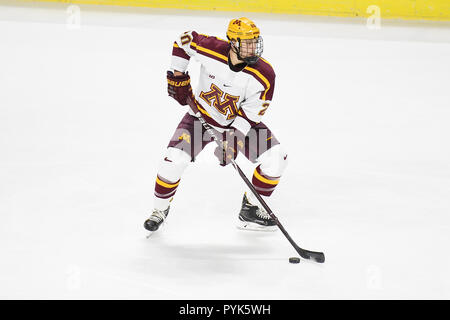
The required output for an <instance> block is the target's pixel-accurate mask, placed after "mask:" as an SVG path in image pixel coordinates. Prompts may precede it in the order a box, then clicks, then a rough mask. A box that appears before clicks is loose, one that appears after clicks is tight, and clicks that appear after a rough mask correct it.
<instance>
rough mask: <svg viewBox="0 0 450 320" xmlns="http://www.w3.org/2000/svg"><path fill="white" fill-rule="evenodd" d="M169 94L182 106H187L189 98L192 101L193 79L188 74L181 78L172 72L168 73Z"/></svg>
mask: <svg viewBox="0 0 450 320" xmlns="http://www.w3.org/2000/svg"><path fill="white" fill-rule="evenodd" d="M167 92H168V93H169V96H171V97H172V98H174V99H175V100H177V101H178V103H179V104H181V105H182V106H185V105H187V104H188V103H187V101H186V100H187V98H188V97H191V98H192V99H193V98H194V97H193V94H192V87H191V78H190V77H189V75H188V73H187V72H186V73H185V74H183V75H181V76H175V75H174V74H173V72H172V71H167Z"/></svg>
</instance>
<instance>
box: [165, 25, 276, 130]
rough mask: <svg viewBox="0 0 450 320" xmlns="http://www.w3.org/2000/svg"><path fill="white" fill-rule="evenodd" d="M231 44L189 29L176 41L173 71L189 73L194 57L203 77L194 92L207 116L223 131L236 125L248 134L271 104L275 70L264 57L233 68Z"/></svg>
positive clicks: (198, 105)
mask: <svg viewBox="0 0 450 320" xmlns="http://www.w3.org/2000/svg"><path fill="white" fill-rule="evenodd" d="M230 47H231V46H230V43H229V42H228V41H225V40H222V39H219V38H217V37H212V36H207V35H203V34H198V33H197V32H195V31H188V32H185V33H184V34H182V35H181V36H180V37H179V38H178V39H176V41H175V42H174V45H173V50H172V63H171V70H172V71H173V70H177V71H181V72H185V71H186V69H187V67H188V64H189V59H190V58H191V57H194V58H195V59H196V60H197V61H199V62H200V64H201V69H200V79H199V82H198V86H197V87H196V88H195V90H194V95H195V99H196V100H197V107H198V109H199V111H200V112H201V113H202V116H203V118H204V119H205V120H206V121H207V122H208V123H209V124H211V125H212V126H214V127H216V128H217V129H218V130H219V131H223V130H224V129H227V128H230V127H234V128H236V129H238V130H239V131H241V132H242V133H244V134H247V133H248V131H249V130H250V128H251V127H253V126H255V125H257V124H258V123H259V122H261V118H262V116H263V115H264V113H265V112H266V110H267V108H268V107H269V104H270V102H271V100H272V96H273V92H274V86H275V73H274V71H273V69H272V66H271V65H270V64H269V63H268V62H267V61H266V60H264V59H263V58H260V59H259V60H258V61H257V62H256V63H255V64H254V65H247V66H245V68H244V69H242V70H241V71H239V72H235V71H233V70H232V69H231V68H230V65H229V62H228V53H229V51H230ZM190 113H191V114H192V115H194V112H192V111H190Z"/></svg>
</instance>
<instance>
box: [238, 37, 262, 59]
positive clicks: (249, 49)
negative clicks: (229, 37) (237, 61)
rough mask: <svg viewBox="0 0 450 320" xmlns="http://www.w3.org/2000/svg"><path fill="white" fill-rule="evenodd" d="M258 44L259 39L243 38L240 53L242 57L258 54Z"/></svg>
mask: <svg viewBox="0 0 450 320" xmlns="http://www.w3.org/2000/svg"><path fill="white" fill-rule="evenodd" d="M257 45H258V39H247V40H241V50H240V55H241V57H242V58H248V57H254V56H256V48H257Z"/></svg>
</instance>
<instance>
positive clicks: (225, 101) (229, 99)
mask: <svg viewBox="0 0 450 320" xmlns="http://www.w3.org/2000/svg"><path fill="white" fill-rule="evenodd" d="M200 98H202V99H203V100H205V101H206V103H207V104H209V105H211V103H212V106H213V107H214V108H216V109H217V110H218V111H219V112H220V113H221V114H223V115H225V116H227V120H231V119H234V118H236V115H237V113H238V107H237V102H238V101H239V97H236V96H232V95H230V94H228V93H225V94H224V92H223V91H222V90H220V88H219V87H218V86H216V85H215V84H214V83H212V84H211V91H208V92H203V91H202V92H200Z"/></svg>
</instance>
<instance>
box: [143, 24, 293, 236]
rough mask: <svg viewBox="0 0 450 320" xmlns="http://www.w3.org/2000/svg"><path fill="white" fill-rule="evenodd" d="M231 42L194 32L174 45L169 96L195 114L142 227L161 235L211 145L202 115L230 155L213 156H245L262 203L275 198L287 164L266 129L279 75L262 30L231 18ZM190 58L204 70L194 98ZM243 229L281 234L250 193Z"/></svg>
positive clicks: (171, 150) (180, 132) (168, 156)
mask: <svg viewBox="0 0 450 320" xmlns="http://www.w3.org/2000/svg"><path fill="white" fill-rule="evenodd" d="M227 38H228V41H227V40H222V39H220V38H217V37H212V36H207V35H203V34H199V33H197V32H195V31H188V32H185V33H183V34H182V35H181V36H180V37H179V38H177V39H176V41H175V42H174V44H173V49H172V62H171V67H170V70H169V71H168V72H167V81H168V93H169V95H170V96H171V97H173V98H174V99H175V100H176V101H178V102H179V103H180V104H181V105H183V106H184V105H187V104H188V103H189V102H190V101H192V103H193V104H194V105H195V108H196V110H194V111H193V110H192V108H189V110H188V112H187V113H186V114H185V116H184V117H183V119H182V120H181V122H180V123H179V125H178V127H177V129H176V130H175V133H174V135H173V137H172V139H171V140H170V142H169V145H168V148H167V151H166V153H165V155H164V156H163V157H162V158H163V159H162V160H161V162H160V165H159V169H158V173H157V177H156V184H155V194H154V210H153V212H152V214H151V216H150V218H149V219H147V220H146V221H145V223H144V227H145V228H146V229H147V230H149V231H156V230H157V229H158V228H159V227H160V225H161V224H162V223H163V221H164V220H165V219H166V218H167V215H168V213H169V209H170V202H171V201H172V198H173V196H174V195H175V192H176V191H177V188H178V186H179V184H180V179H181V176H182V174H183V172H184V170H185V169H186V167H187V166H188V165H189V163H190V162H193V161H194V160H195V157H196V156H197V155H198V154H199V153H200V152H201V151H202V150H203V148H204V147H205V146H206V145H207V144H208V143H210V142H211V141H212V139H211V137H210V136H209V134H208V133H207V132H206V131H205V129H204V128H203V127H202V125H201V124H200V122H199V120H198V116H202V117H203V118H204V120H205V121H206V122H207V123H208V124H210V125H211V126H212V127H213V128H214V129H215V130H217V131H218V132H220V136H221V137H222V139H223V140H222V141H223V142H224V149H225V150H219V147H216V149H215V152H214V154H215V156H216V157H217V158H218V159H219V161H220V164H221V165H222V166H225V165H227V164H229V163H230V161H231V159H236V156H237V154H238V153H239V152H241V153H242V154H243V155H245V157H247V159H249V160H250V161H251V162H252V163H255V164H256V168H255V171H254V174H253V178H252V184H253V185H254V187H255V189H256V190H257V191H258V193H259V194H260V195H261V196H263V197H269V196H270V195H271V194H272V192H273V191H274V190H275V187H276V186H277V184H278V183H279V181H280V177H281V175H282V173H283V171H284V169H285V167H286V165H287V154H286V153H285V152H284V151H283V149H282V148H281V145H280V143H279V141H278V140H277V139H276V138H275V136H274V135H273V133H272V132H271V131H270V129H269V128H267V126H266V125H265V124H264V123H263V122H261V119H262V117H263V115H264V113H265V112H266V110H267V108H268V107H269V104H270V102H271V100H272V96H273V93H274V86H275V73H274V71H273V69H272V66H271V65H270V64H269V63H268V62H267V61H266V60H265V59H263V58H262V57H261V54H262V52H263V40H262V37H261V35H260V30H259V29H258V27H256V25H255V23H253V22H252V21H251V20H249V19H248V18H239V19H233V20H231V21H230V23H229V25H228V30H227ZM191 58H195V59H196V60H197V61H199V62H200V64H201V69H200V79H199V84H198V86H197V89H196V92H195V94H194V93H193V92H192V88H191V84H190V77H189V75H188V73H187V72H186V70H187V67H188V64H189V60H190V59H191ZM238 223H239V224H238V227H239V228H242V229H250V230H276V224H275V222H274V221H273V220H272V219H271V218H270V216H269V215H268V214H267V212H266V211H265V210H264V209H263V208H262V207H261V206H260V204H259V202H258V200H257V199H256V197H255V196H254V195H253V194H252V192H245V193H244V196H243V200H242V208H241V211H240V212H239V222H238Z"/></svg>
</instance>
